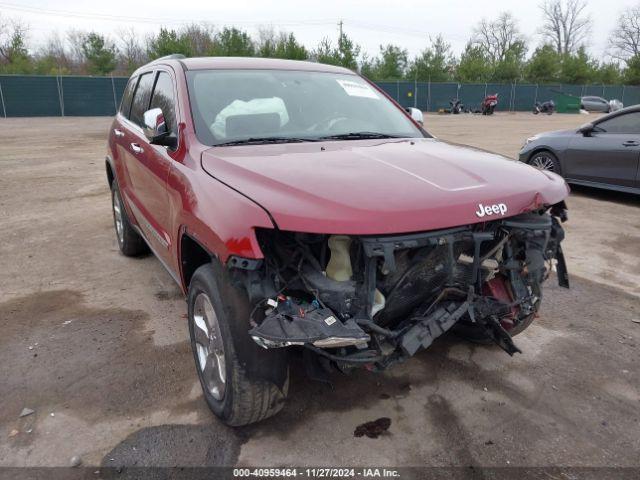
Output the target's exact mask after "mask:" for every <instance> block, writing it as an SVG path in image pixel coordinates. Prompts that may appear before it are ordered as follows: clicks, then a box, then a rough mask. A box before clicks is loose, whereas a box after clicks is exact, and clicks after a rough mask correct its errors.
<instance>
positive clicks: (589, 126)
mask: <svg viewBox="0 0 640 480" xmlns="http://www.w3.org/2000/svg"><path fill="white" fill-rule="evenodd" d="M594 129H595V126H594V125H593V123H585V124H584V125H582V126H581V127H580V128H579V129H578V131H579V132H580V133H581V134H582V135H584V136H585V137H589V136H591V133H593V130H594Z"/></svg>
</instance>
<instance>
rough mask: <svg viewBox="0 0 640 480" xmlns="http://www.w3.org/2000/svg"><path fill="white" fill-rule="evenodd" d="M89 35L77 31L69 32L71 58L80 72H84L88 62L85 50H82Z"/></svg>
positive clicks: (68, 41) (68, 40)
mask: <svg viewBox="0 0 640 480" xmlns="http://www.w3.org/2000/svg"><path fill="white" fill-rule="evenodd" d="M87 35H88V33H87V32H83V31H81V30H75V29H72V30H69V31H68V32H67V43H68V45H69V56H70V57H71V62H72V63H73V65H74V66H75V67H76V68H77V69H78V71H83V70H84V66H85V63H86V60H87V59H86V58H85V55H84V50H83V49H82V46H83V45H84V42H85V40H86V38H87Z"/></svg>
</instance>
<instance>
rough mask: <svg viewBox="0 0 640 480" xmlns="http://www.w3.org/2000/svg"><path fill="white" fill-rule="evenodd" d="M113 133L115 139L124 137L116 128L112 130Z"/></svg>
mask: <svg viewBox="0 0 640 480" xmlns="http://www.w3.org/2000/svg"><path fill="white" fill-rule="evenodd" d="M113 133H114V134H115V136H116V137H124V132H123V131H122V130H118V129H117V128H114V129H113Z"/></svg>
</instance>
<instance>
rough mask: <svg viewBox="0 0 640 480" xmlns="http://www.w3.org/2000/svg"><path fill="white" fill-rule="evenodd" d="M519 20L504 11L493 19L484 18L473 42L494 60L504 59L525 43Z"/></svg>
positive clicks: (475, 32) (476, 30) (475, 31)
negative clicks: (519, 27)
mask: <svg viewBox="0 0 640 480" xmlns="http://www.w3.org/2000/svg"><path fill="white" fill-rule="evenodd" d="M524 40H525V39H524V37H523V35H522V34H521V33H520V30H519V29H518V21H517V20H516V19H515V18H514V16H513V15H512V14H511V13H510V12H502V13H501V14H500V16H499V17H498V18H497V19H496V20H493V21H489V20H486V19H482V21H481V22H480V25H479V26H478V27H477V28H476V29H475V30H474V35H473V37H472V43H474V44H476V45H478V46H479V47H480V48H481V49H482V50H483V52H484V53H485V54H486V55H488V56H489V57H490V58H491V60H493V61H494V62H500V61H503V60H504V59H505V58H506V56H507V54H508V53H509V52H510V51H512V50H513V49H514V47H516V46H519V47H522V46H523V45H524Z"/></svg>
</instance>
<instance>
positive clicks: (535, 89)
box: [0, 75, 640, 117]
mask: <svg viewBox="0 0 640 480" xmlns="http://www.w3.org/2000/svg"><path fill="white" fill-rule="evenodd" d="M126 83H127V79H126V78H125V77H81V76H35V75H0V101H1V104H2V105H1V107H2V110H0V116H3V117H36V116H58V117H59V116H103V115H106V116H108V115H114V114H115V112H116V111H117V109H118V105H119V103H120V98H121V97H122V92H123V91H124V87H125V85H126ZM378 85H379V86H380V87H381V88H382V89H383V90H384V91H385V92H387V94H388V95H389V96H391V98H393V99H395V100H396V101H398V103H400V104H401V105H402V106H404V107H416V108H419V109H421V110H423V111H429V112H436V111H438V110H439V109H445V108H448V107H449V101H450V100H451V99H454V98H459V99H460V100H462V103H463V104H464V105H465V106H466V107H469V108H471V109H477V108H479V105H480V102H481V101H482V99H483V98H484V97H485V95H487V94H493V93H497V94H498V100H499V102H498V108H497V110H498V111H528V110H531V108H532V107H533V104H534V103H535V102H536V101H541V102H542V101H546V100H550V99H557V98H559V97H560V96H561V95H562V94H569V95H574V96H576V97H580V96H584V95H596V96H600V97H604V98H606V99H613V98H616V99H618V100H620V101H621V102H622V103H624V104H625V105H627V106H628V105H635V104H638V103H640V87H636V86H624V85H606V86H605V85H560V84H557V85H531V84H519V83H518V84H498V83H465V84H458V83H431V82H407V81H393V82H379V83H378Z"/></svg>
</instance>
